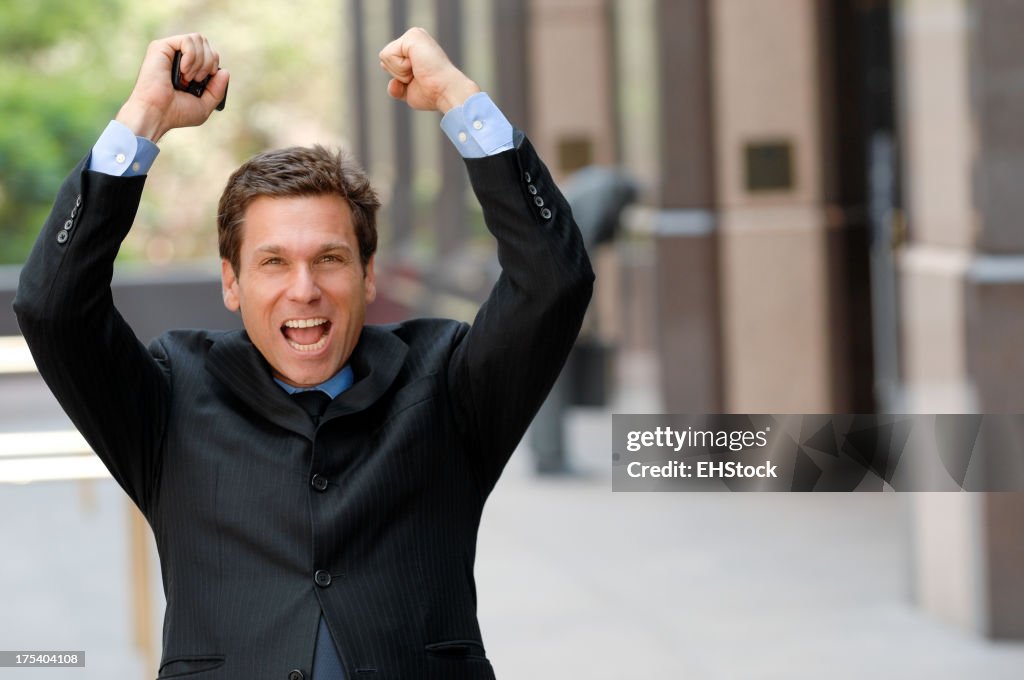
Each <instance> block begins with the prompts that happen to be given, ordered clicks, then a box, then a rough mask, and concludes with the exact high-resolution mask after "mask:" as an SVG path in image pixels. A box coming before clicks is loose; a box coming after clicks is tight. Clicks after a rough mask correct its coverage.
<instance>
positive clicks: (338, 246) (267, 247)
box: [256, 241, 352, 255]
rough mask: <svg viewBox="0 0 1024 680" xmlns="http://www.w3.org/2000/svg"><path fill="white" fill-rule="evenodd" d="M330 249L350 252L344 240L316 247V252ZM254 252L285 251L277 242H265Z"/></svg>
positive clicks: (350, 247) (272, 252) (274, 252)
mask: <svg viewBox="0 0 1024 680" xmlns="http://www.w3.org/2000/svg"><path fill="white" fill-rule="evenodd" d="M332 250H347V251H349V252H352V246H350V245H349V244H347V243H345V242H344V241H331V242H329V243H325V244H323V245H322V246H320V247H319V248H317V251H316V253H317V255H322V254H323V253H328V252H330V251H332ZM256 252H257V253H270V254H272V255H281V254H282V253H284V252H285V249H284V248H283V247H281V246H279V245H277V244H274V243H267V244H264V245H262V246H258V247H257V248H256Z"/></svg>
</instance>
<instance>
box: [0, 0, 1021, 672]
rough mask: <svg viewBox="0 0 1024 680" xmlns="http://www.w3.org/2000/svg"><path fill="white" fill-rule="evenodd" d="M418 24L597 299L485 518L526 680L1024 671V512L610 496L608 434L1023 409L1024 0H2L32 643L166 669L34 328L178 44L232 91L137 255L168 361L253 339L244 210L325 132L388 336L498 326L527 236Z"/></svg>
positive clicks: (2, 460) (957, 505) (18, 454)
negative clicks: (172, 337)
mask: <svg viewBox="0 0 1024 680" xmlns="http://www.w3.org/2000/svg"><path fill="white" fill-rule="evenodd" d="M411 25H420V26H423V27H425V28H427V29H428V30H429V31H431V32H432V33H433V34H434V35H435V37H437V38H438V40H439V42H440V43H441V44H442V46H444V47H445V49H446V50H447V51H448V53H449V55H450V56H451V57H452V59H453V61H455V62H456V63H457V64H458V65H460V66H461V67H462V68H463V70H465V71H466V72H467V73H468V74H470V76H471V77H473V78H474V79H475V80H477V82H478V83H480V85H481V87H483V88H484V89H485V90H486V91H488V92H489V93H490V94H491V96H492V97H493V98H494V100H495V101H496V103H497V104H498V105H499V107H500V108H501V109H502V110H503V111H504V112H505V114H506V115H507V117H508V118H509V119H510V120H511V121H512V123H513V124H514V125H515V126H517V127H519V128H521V129H524V130H525V131H527V133H528V134H529V136H530V138H531V139H532V141H533V143H534V145H535V146H536V147H537V148H538V150H539V151H540V153H541V155H542V157H543V158H544V159H545V160H546V161H547V163H548V165H549V167H550V168H551V170H552V172H553V173H554V174H555V176H556V178H557V179H559V181H560V183H561V185H562V186H563V188H564V189H565V191H566V194H567V195H568V196H569V198H570V200H571V202H572V204H573V207H574V211H575V212H576V214H577V216H578V217H579V220H580V222H581V227H582V228H583V229H584V232H585V235H586V238H587V241H588V245H589V246H590V251H591V257H592V260H593V261H594V262H595V267H596V269H597V273H598V283H597V293H596V297H595V300H594V303H593V304H592V307H591V311H590V312H589V315H588V319H587V322H586V324H585V329H584V333H583V335H582V336H581V340H580V342H579V344H578V345H577V349H576V351H575V353H574V356H573V357H572V360H571V361H570V364H569V366H568V367H567V369H566V372H565V373H564V374H563V377H562V379H561V380H560V382H559V384H558V386H557V387H556V389H555V391H554V393H553V395H552V397H551V398H550V399H549V401H548V403H547V404H546V405H545V407H544V408H543V409H542V412H541V414H540V415H539V416H538V419H537V421H536V422H535V425H534V427H533V429H532V431H531V433H530V434H529V436H528V437H527V438H525V439H524V442H523V444H522V446H521V451H519V452H518V453H517V454H516V456H514V458H513V461H512V463H510V466H509V468H508V470H507V472H506V474H505V477H504V479H503V481H502V483H501V484H499V485H498V487H497V490H496V491H495V493H494V495H493V496H492V498H491V500H490V501H489V504H488V509H487V511H486V513H485V516H484V523H483V526H482V528H481V532H480V549H479V554H478V564H477V577H478V592H479V598H480V599H479V614H480V619H481V624H482V627H483V633H484V643H485V644H486V645H487V649H488V656H489V657H490V658H491V659H492V662H493V663H494V666H495V669H496V671H497V673H498V677H503V678H567V677H569V678H574V677H587V678H591V679H612V678H616V679H617V678H623V679H631V678H638V677H653V678H682V677H688V678H783V677H785V678H787V679H789V680H792V679H793V678H821V677H827V678H867V677H871V678H968V677H970V678H975V677H984V678H1019V677H1022V675H1024V499H1022V498H1021V495H1020V494H969V493H958V494H954V493H946V494H938V493H936V494H924V493H916V494H910V493H908V494H807V495H799V494H779V495H767V494H764V495H757V494H725V493H722V494H673V493H665V494H658V493H649V494H625V493H620V494H613V493H612V492H611V490H610V488H611V486H610V477H611V468H610V462H611V461H610V459H609V454H610V453H611V451H610V448H611V447H610V440H611V414H612V413H659V412H663V413H674V412H677V413H701V412H708V413H717V412H726V413H728V412H738V413H847V412H849V413H875V412H878V413H974V412H979V413H982V412H988V413H993V412H1009V413H1020V412H1022V410H1024V381H1022V380H1021V379H1020V376H1021V375H1022V374H1024V372H1022V368H1024V367H1022V361H1024V352H1021V351H1020V346H1021V342H1020V341H1021V339H1022V338H1024V313H1022V312H1024V230H1022V229H1020V227H1019V225H1020V217H1019V215H1020V214H1021V211H1022V209H1024V192H1022V191H1021V190H1020V187H1019V185H1020V184H1021V180H1024V133H1022V131H1021V130H1022V127H1021V125H1020V121H1021V120H1024V40H1021V36H1024V3H1020V2H1015V1H1014V0H387V1H385V0H375V1H371V0H335V1H333V2H331V1H328V0H323V1H321V2H310V3H294V2H293V3H281V2H271V1H270V0H248V1H247V2H240V1H236V0H164V1H163V2H161V3H138V2H129V1H128V0H93V1H92V2H89V3H81V2H76V1H74V0H36V1H35V2H32V3H20V2H14V0H0V265H2V266H0V516H2V517H3V520H2V521H0V545H2V546H3V547H2V548H0V551H2V554H3V558H2V559H0V648H2V649H9V650H14V649H22V650H30V649H35V650H46V649H74V650H85V651H86V658H87V667H86V668H84V669H66V670H51V671H45V672H43V671H35V672H36V673H39V674H43V675H48V676H50V677H64V676H67V677H69V678H71V677H73V678H80V679H81V678H100V677H110V676H111V675H113V677H154V676H155V675H156V672H157V666H158V665H159V661H158V660H159V650H160V635H161V633H160V631H161V621H162V611H163V595H162V589H161V584H160V573H159V563H158V560H157V557H156V554H155V549H154V548H153V543H152V538H151V536H150V535H149V533H148V532H149V529H148V527H147V526H146V524H145V521H144V520H142V519H141V517H140V516H139V515H138V513H137V512H136V511H135V510H134V508H133V507H132V506H131V504H130V502H129V501H128V499H127V497H125V496H124V495H123V494H122V493H121V492H120V490H119V489H118V487H117V486H116V484H115V483H114V482H113V481H112V480H111V479H110V478H109V476H108V475H107V474H106V472H105V470H104V469H103V468H102V465H100V464H99V462H98V459H96V458H95V456H94V455H93V454H92V453H91V452H90V451H89V449H88V447H87V446H86V445H85V443H84V442H83V441H82V440H81V438H80V437H79V436H78V435H77V433H76V432H75V431H74V429H73V427H72V425H71V423H70V421H68V420H67V418H66V417H65V416H64V415H63V413H62V412H61V410H60V407H59V406H58V405H57V404H56V403H55V402H54V400H53V399H52V397H50V395H49V393H48V391H47V390H46V388H45V386H44V385H43V384H42V383H41V381H40V379H39V378H38V376H37V375H36V374H35V373H34V367H33V365H32V361H31V357H30V356H29V355H28V352H27V350H26V348H25V346H24V343H23V341H22V340H21V338H20V335H19V333H18V328H17V325H16V323H15V320H14V316H13V313H12V312H11V307H10V302H11V300H12V299H13V294H14V290H15V288H16V285H17V275H18V268H19V265H20V263H21V262H23V261H24V259H25V257H26V256H27V253H28V250H29V248H30V247H31V244H32V242H33V240H34V238H35V235H36V234H37V233H38V230H39V228H40V226H41V224H42V222H43V220H44V219H45V216H46V214H47V212H48V210H49V206H50V204H51V202H52V200H53V197H54V195H55V194H56V191H57V187H58V186H59V184H60V182H61V181H62V179H63V177H64V176H65V174H66V173H67V172H69V171H70V170H71V168H72V167H73V166H74V165H75V163H77V161H78V160H79V159H80V158H81V157H82V156H84V155H85V154H86V153H88V152H89V149H90V147H91V146H92V144H93V143H94V142H95V140H96V138H97V137H98V136H99V134H100V133H101V132H102V130H103V128H104V127H105V126H106V124H107V122H108V121H109V120H110V119H111V118H113V116H114V115H115V114H116V112H117V109H118V108H119V106H120V104H121V103H122V102H123V101H124V99H125V98H126V97H127V95H128V93H129V92H130V90H131V86H132V83H133V82H134V78H135V74H136V70H137V68H138V64H139V63H140V61H141V57H142V55H143V53H144V51H145V47H146V44H147V43H148V42H149V41H150V40H151V39H153V38H155V37H160V36H165V35H171V34H174V33H180V32H188V31H195V30H198V31H201V32H203V33H205V34H206V35H207V36H209V37H210V39H211V42H212V43H213V44H214V45H215V47H216V48H217V49H218V50H219V51H220V53H221V55H222V64H223V66H224V67H226V68H228V69H229V70H230V71H231V74H232V80H231V89H230V96H229V100H228V104H227V107H226V110H225V111H224V112H222V113H215V114H214V116H213V117H212V118H211V120H210V121H209V122H208V123H207V124H206V125H204V126H202V127H201V128H196V129H191V130H178V131H175V132H174V133H172V134H170V135H168V136H167V137H166V139H165V140H162V141H161V143H160V147H161V149H162V152H161V154H160V157H159V159H158V160H157V162H156V164H155V165H154V168H153V170H152V171H151V173H150V176H149V179H148V181H147V187H146V192H145V195H144V198H143V204H142V207H141V209H140V213H139V217H138V220H137V222H136V225H135V227H134V229H133V231H132V233H131V234H130V235H129V237H128V239H127V240H126V241H125V244H124V246H123V248H122V250H121V255H120V260H119V263H118V268H117V272H116V275H115V282H114V290H115V298H116V299H117V302H118V305H119V308H120V309H121V311H122V312H123V313H124V315H125V317H126V318H128V319H129V321H131V322H132V324H133V326H134V327H135V329H136V331H137V333H138V335H139V337H140V339H142V340H143V341H148V340H149V339H150V338H152V337H154V336H156V335H158V334H159V333H161V332H162V331H163V330H165V329H166V328H170V327H233V326H237V325H238V320H237V319H236V318H235V317H232V316H230V315H229V314H227V312H225V311H224V310H223V308H219V307H220V304H221V303H220V294H219V280H218V278H217V277H218V271H219V263H218V261H217V260H216V251H217V248H216V243H217V241H216V229H215V211H216V202H217V199H218V197H219V195H220V191H221V189H222V187H223V184H224V182H225V180H226V178H227V176H228V174H229V173H230V172H231V171H232V170H233V169H234V168H235V167H237V166H238V165H239V164H240V163H241V162H242V161H243V160H245V159H246V158H248V157H249V156H251V155H252V154H254V153H256V152H259V151H262V150H264V149H267V148H272V147H279V146H285V145H291V144H311V143H315V142H318V143H325V144H331V145H336V146H341V147H344V148H347V149H349V150H351V151H352V152H353V153H354V154H355V155H356V157H357V158H358V159H360V160H361V162H362V163H363V164H364V165H365V166H366V167H367V169H368V170H369V172H370V175H371V177H372V178H373V180H374V182H375V184H376V186H377V188H378V189H379V190H380V192H381V194H382V197H383V199H384V209H383V212H382V218H381V247H380V253H379V255H378V263H377V265H378V293H379V298H378V301H377V302H376V303H375V304H374V306H373V307H372V308H371V316H372V318H371V319H370V321H371V322H387V321H393V320H399V319H402V318H408V317H410V316H417V315H442V316H448V317H455V318H461V319H467V320H471V319H472V316H473V313H474V311H475V309H476V307H477V306H478V304H479V303H480V301H481V300H482V299H483V298H484V296H486V293H487V291H488V289H489V287H490V285H491V283H492V282H493V281H494V279H495V278H496V276H497V273H498V269H497V264H496V262H495V258H494V247H493V243H492V241H491V239H490V237H489V236H488V234H487V232H486V229H485V228H484V226H483V222H482V218H481V214H480V210H479V207H478V206H477V204H476V202H475V199H474V198H473V197H472V194H471V192H470V191H469V189H468V184H467V182H466V179H465V177H464V170H463V167H462V162H461V160H460V159H459V157H458V154H457V153H456V152H455V151H454V149H453V148H451V145H450V142H448V140H447V139H446V138H445V137H444V136H443V134H442V133H441V132H440V130H439V128H438V122H439V121H438V116H436V115H433V114H426V113H418V114H417V113H412V112H410V111H408V110H407V109H406V107H405V106H404V105H402V104H397V103H395V102H392V101H391V100H390V99H389V98H388V97H387V94H386V90H385V87H386V82H387V78H386V77H385V76H384V74H383V72H382V71H381V70H380V67H379V66H378V64H377V57H376V55H377V52H378V51H379V50H380V49H381V47H383V46H384V44H386V43H387V42H388V41H389V40H391V39H392V38H394V37H396V36H397V35H399V34H401V33H402V32H403V31H404V29H405V28H406V27H408V26H411ZM126 417H130V414H128V415H126ZM26 673H27V672H26V671H17V670H12V669H0V678H5V677H22V674H26ZM33 677H34V676H33Z"/></svg>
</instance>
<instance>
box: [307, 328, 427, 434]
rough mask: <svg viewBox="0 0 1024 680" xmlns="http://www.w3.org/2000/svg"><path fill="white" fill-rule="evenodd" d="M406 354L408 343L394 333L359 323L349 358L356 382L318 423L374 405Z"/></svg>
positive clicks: (396, 374) (335, 401) (392, 378)
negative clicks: (355, 340)
mask: <svg viewBox="0 0 1024 680" xmlns="http://www.w3.org/2000/svg"><path fill="white" fill-rule="evenodd" d="M408 353H409V346H408V345H406V344H405V343H404V342H402V340H400V339H399V338H398V337H397V336H396V335H395V334H394V333H391V332H389V331H386V330H384V329H382V328H379V327H377V326H363V331H362V333H361V334H360V335H359V342H358V343H356V347H355V349H354V350H352V356H351V357H349V364H350V365H351V366H352V370H353V372H354V373H355V376H356V381H355V383H353V385H352V387H350V388H348V389H347V390H345V391H344V392H342V393H341V394H339V395H338V398H337V399H335V400H334V401H332V402H331V404H330V405H329V406H328V407H327V411H325V412H324V417H323V419H322V420H321V422H323V421H325V420H330V419H331V418H337V417H338V416H345V415H349V414H351V413H358V412H359V411H362V410H364V409H367V408H369V407H370V406H372V405H373V404H375V403H376V402H377V400H378V399H380V398H381V397H382V396H384V393H385V392H387V391H388V388H390V387H391V384H392V383H393V382H394V381H395V378H396V377H397V376H398V373H399V371H401V370H402V366H404V365H405V357H406V355H407V354H408Z"/></svg>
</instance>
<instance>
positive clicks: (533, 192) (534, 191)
mask: <svg viewBox="0 0 1024 680" xmlns="http://www.w3.org/2000/svg"><path fill="white" fill-rule="evenodd" d="M526 190H527V191H529V192H530V195H531V196H536V195H537V187H535V186H533V185H532V184H528V185H527V186H526Z"/></svg>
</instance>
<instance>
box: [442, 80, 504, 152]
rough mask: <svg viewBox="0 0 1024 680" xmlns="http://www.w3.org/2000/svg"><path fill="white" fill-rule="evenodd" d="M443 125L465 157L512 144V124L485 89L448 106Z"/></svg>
mask: <svg viewBox="0 0 1024 680" xmlns="http://www.w3.org/2000/svg"><path fill="white" fill-rule="evenodd" d="M441 129H442V130H444V133H445V134H446V135H448V139H450V140H452V144H454V145H455V148H456V149H458V151H459V153H460V154H462V157H463V158H482V157H483V156H493V155H495V154H498V153H501V152H502V151H507V150H509V149H511V148H512V125H511V123H509V122H508V119H507V118H505V116H504V114H502V112H501V111H500V110H499V109H498V107H497V106H496V105H495V104H494V102H493V101H491V98H490V97H489V96H487V93H486V92H477V93H476V94H474V95H472V96H471V97H469V98H468V99H466V101H464V102H463V103H462V105H461V106H456V107H454V108H451V109H449V110H448V113H446V114H444V117H443V118H441Z"/></svg>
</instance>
